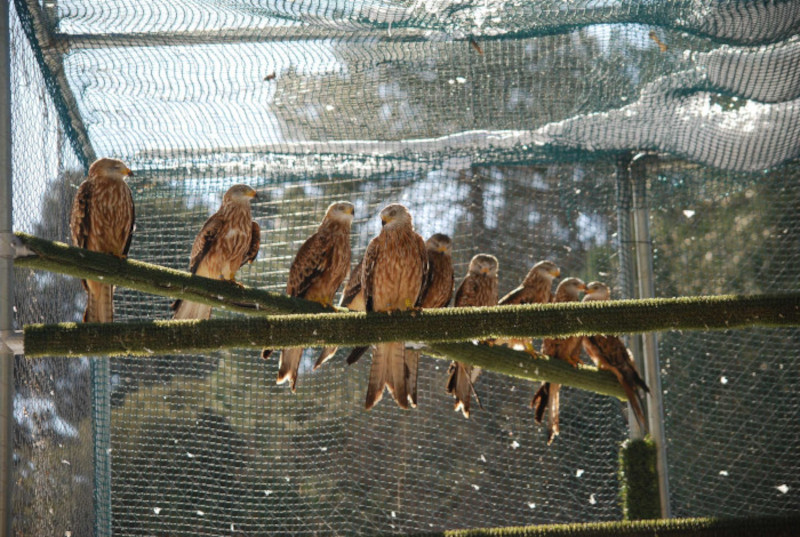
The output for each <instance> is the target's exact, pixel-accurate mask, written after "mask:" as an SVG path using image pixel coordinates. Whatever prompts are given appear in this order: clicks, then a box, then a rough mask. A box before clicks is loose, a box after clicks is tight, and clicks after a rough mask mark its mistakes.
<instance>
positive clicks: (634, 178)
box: [630, 154, 671, 518]
mask: <svg viewBox="0 0 800 537" xmlns="http://www.w3.org/2000/svg"><path fill="white" fill-rule="evenodd" d="M645 160H646V155H645V154H640V155H637V156H636V157H634V158H633V160H632V161H631V166H630V179H631V185H632V190H633V228H634V232H635V240H636V242H635V245H636V268H637V272H638V275H639V286H638V287H639V298H652V297H654V296H655V283H654V277H653V245H652V242H651V240H650V224H649V217H650V215H649V211H648V206H647V175H646V168H645ZM640 339H641V341H642V349H643V354H642V356H643V357H644V377H645V382H646V383H647V385H648V386H649V387H650V397H648V401H647V424H648V429H649V430H650V435H651V437H652V438H653V441H654V442H655V444H656V449H657V453H656V466H657V470H658V489H659V496H660V498H661V516H662V517H663V518H670V517H671V511H670V504H669V476H668V474H667V448H666V434H665V432H664V397H663V392H662V390H661V366H660V364H659V360H658V345H657V343H656V334H655V333H653V332H647V333H645V334H643V335H641V336H640Z"/></svg>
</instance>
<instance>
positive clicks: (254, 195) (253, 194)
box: [247, 190, 258, 200]
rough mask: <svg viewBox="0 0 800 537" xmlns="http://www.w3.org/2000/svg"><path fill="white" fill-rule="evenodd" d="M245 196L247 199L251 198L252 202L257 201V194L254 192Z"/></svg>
mask: <svg viewBox="0 0 800 537" xmlns="http://www.w3.org/2000/svg"><path fill="white" fill-rule="evenodd" d="M247 196H248V197H250V198H253V199H254V200H257V199H258V192H256V191H255V190H253V191H252V192H251V193H249V194H248V195H247Z"/></svg>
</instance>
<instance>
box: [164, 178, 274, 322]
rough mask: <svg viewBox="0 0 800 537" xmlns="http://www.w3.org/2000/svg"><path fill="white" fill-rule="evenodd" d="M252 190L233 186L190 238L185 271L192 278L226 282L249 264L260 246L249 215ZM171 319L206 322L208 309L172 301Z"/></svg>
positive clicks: (253, 192) (195, 304)
mask: <svg viewBox="0 0 800 537" xmlns="http://www.w3.org/2000/svg"><path fill="white" fill-rule="evenodd" d="M255 197H256V191H255V190H253V189H252V188H251V187H249V186H247V185H241V184H240V185H233V186H232V187H230V188H229V189H228V191H227V192H225V195H224V196H223V197H222V206H221V207H220V208H219V210H218V211H217V212H216V213H214V214H213V215H211V216H210V217H209V219H208V220H206V223H205V224H203V227H202V229H201V230H200V233H198V234H197V237H196V238H195V239H194V244H193V245H192V255H191V258H190V260H189V270H190V271H191V273H192V274H194V275H196V276H204V277H206V278H212V279H222V280H230V281H233V282H235V281H236V280H235V279H234V276H235V275H236V271H237V270H239V267H241V266H242V265H244V264H245V263H252V262H253V260H254V259H255V258H256V255H258V248H259V246H260V245H261V228H260V227H259V226H258V224H257V223H256V222H255V221H253V220H252V217H251V216H250V200H251V199H253V198H255ZM172 309H173V310H175V313H174V315H173V316H172V318H173V319H208V318H210V317H211V306H207V305H205V304H198V303H196V302H190V301H188V300H176V301H175V302H174V303H173V304H172Z"/></svg>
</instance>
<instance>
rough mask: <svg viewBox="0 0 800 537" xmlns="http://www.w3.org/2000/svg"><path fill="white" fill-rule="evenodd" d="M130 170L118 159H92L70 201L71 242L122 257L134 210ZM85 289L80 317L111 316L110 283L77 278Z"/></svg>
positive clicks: (103, 320)
mask: <svg viewBox="0 0 800 537" xmlns="http://www.w3.org/2000/svg"><path fill="white" fill-rule="evenodd" d="M131 175H133V172H131V170H130V169H129V168H128V167H127V166H125V164H123V163H122V161H120V160H117V159H111V158H101V159H99V160H96V161H95V162H94V163H93V164H92V165H91V166H90V167H89V175H88V177H87V178H86V179H85V180H84V181H83V182H82V183H81V185H80V187H79V188H78V192H77V193H76V194H75V199H74V200H73V202H72V211H71V212H70V218H69V227H70V231H71V235H72V243H73V244H74V245H75V246H77V247H79V248H86V249H87V250H92V251H94V252H102V253H105V254H111V255H115V256H117V257H121V258H125V257H127V255H128V250H129V249H130V246H131V239H132V238H133V230H134V227H135V222H136V214H135V213H136V211H135V208H134V204H133V195H132V194H131V189H130V187H129V186H128V184H127V183H126V182H125V177H127V176H131ZM81 282H82V283H83V287H84V289H86V293H87V299H86V310H85V312H84V314H83V321H84V322H88V323H92V322H95V323H107V322H111V321H113V320H114V286H113V285H108V284H104V283H100V282H97V281H94V280H81Z"/></svg>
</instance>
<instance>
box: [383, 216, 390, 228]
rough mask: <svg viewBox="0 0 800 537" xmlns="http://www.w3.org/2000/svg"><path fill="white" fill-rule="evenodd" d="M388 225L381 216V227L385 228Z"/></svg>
mask: <svg viewBox="0 0 800 537" xmlns="http://www.w3.org/2000/svg"><path fill="white" fill-rule="evenodd" d="M388 223H389V222H388V220H386V219H385V218H384V217H382V216H381V227H383V226H385V225H386V224H388Z"/></svg>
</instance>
